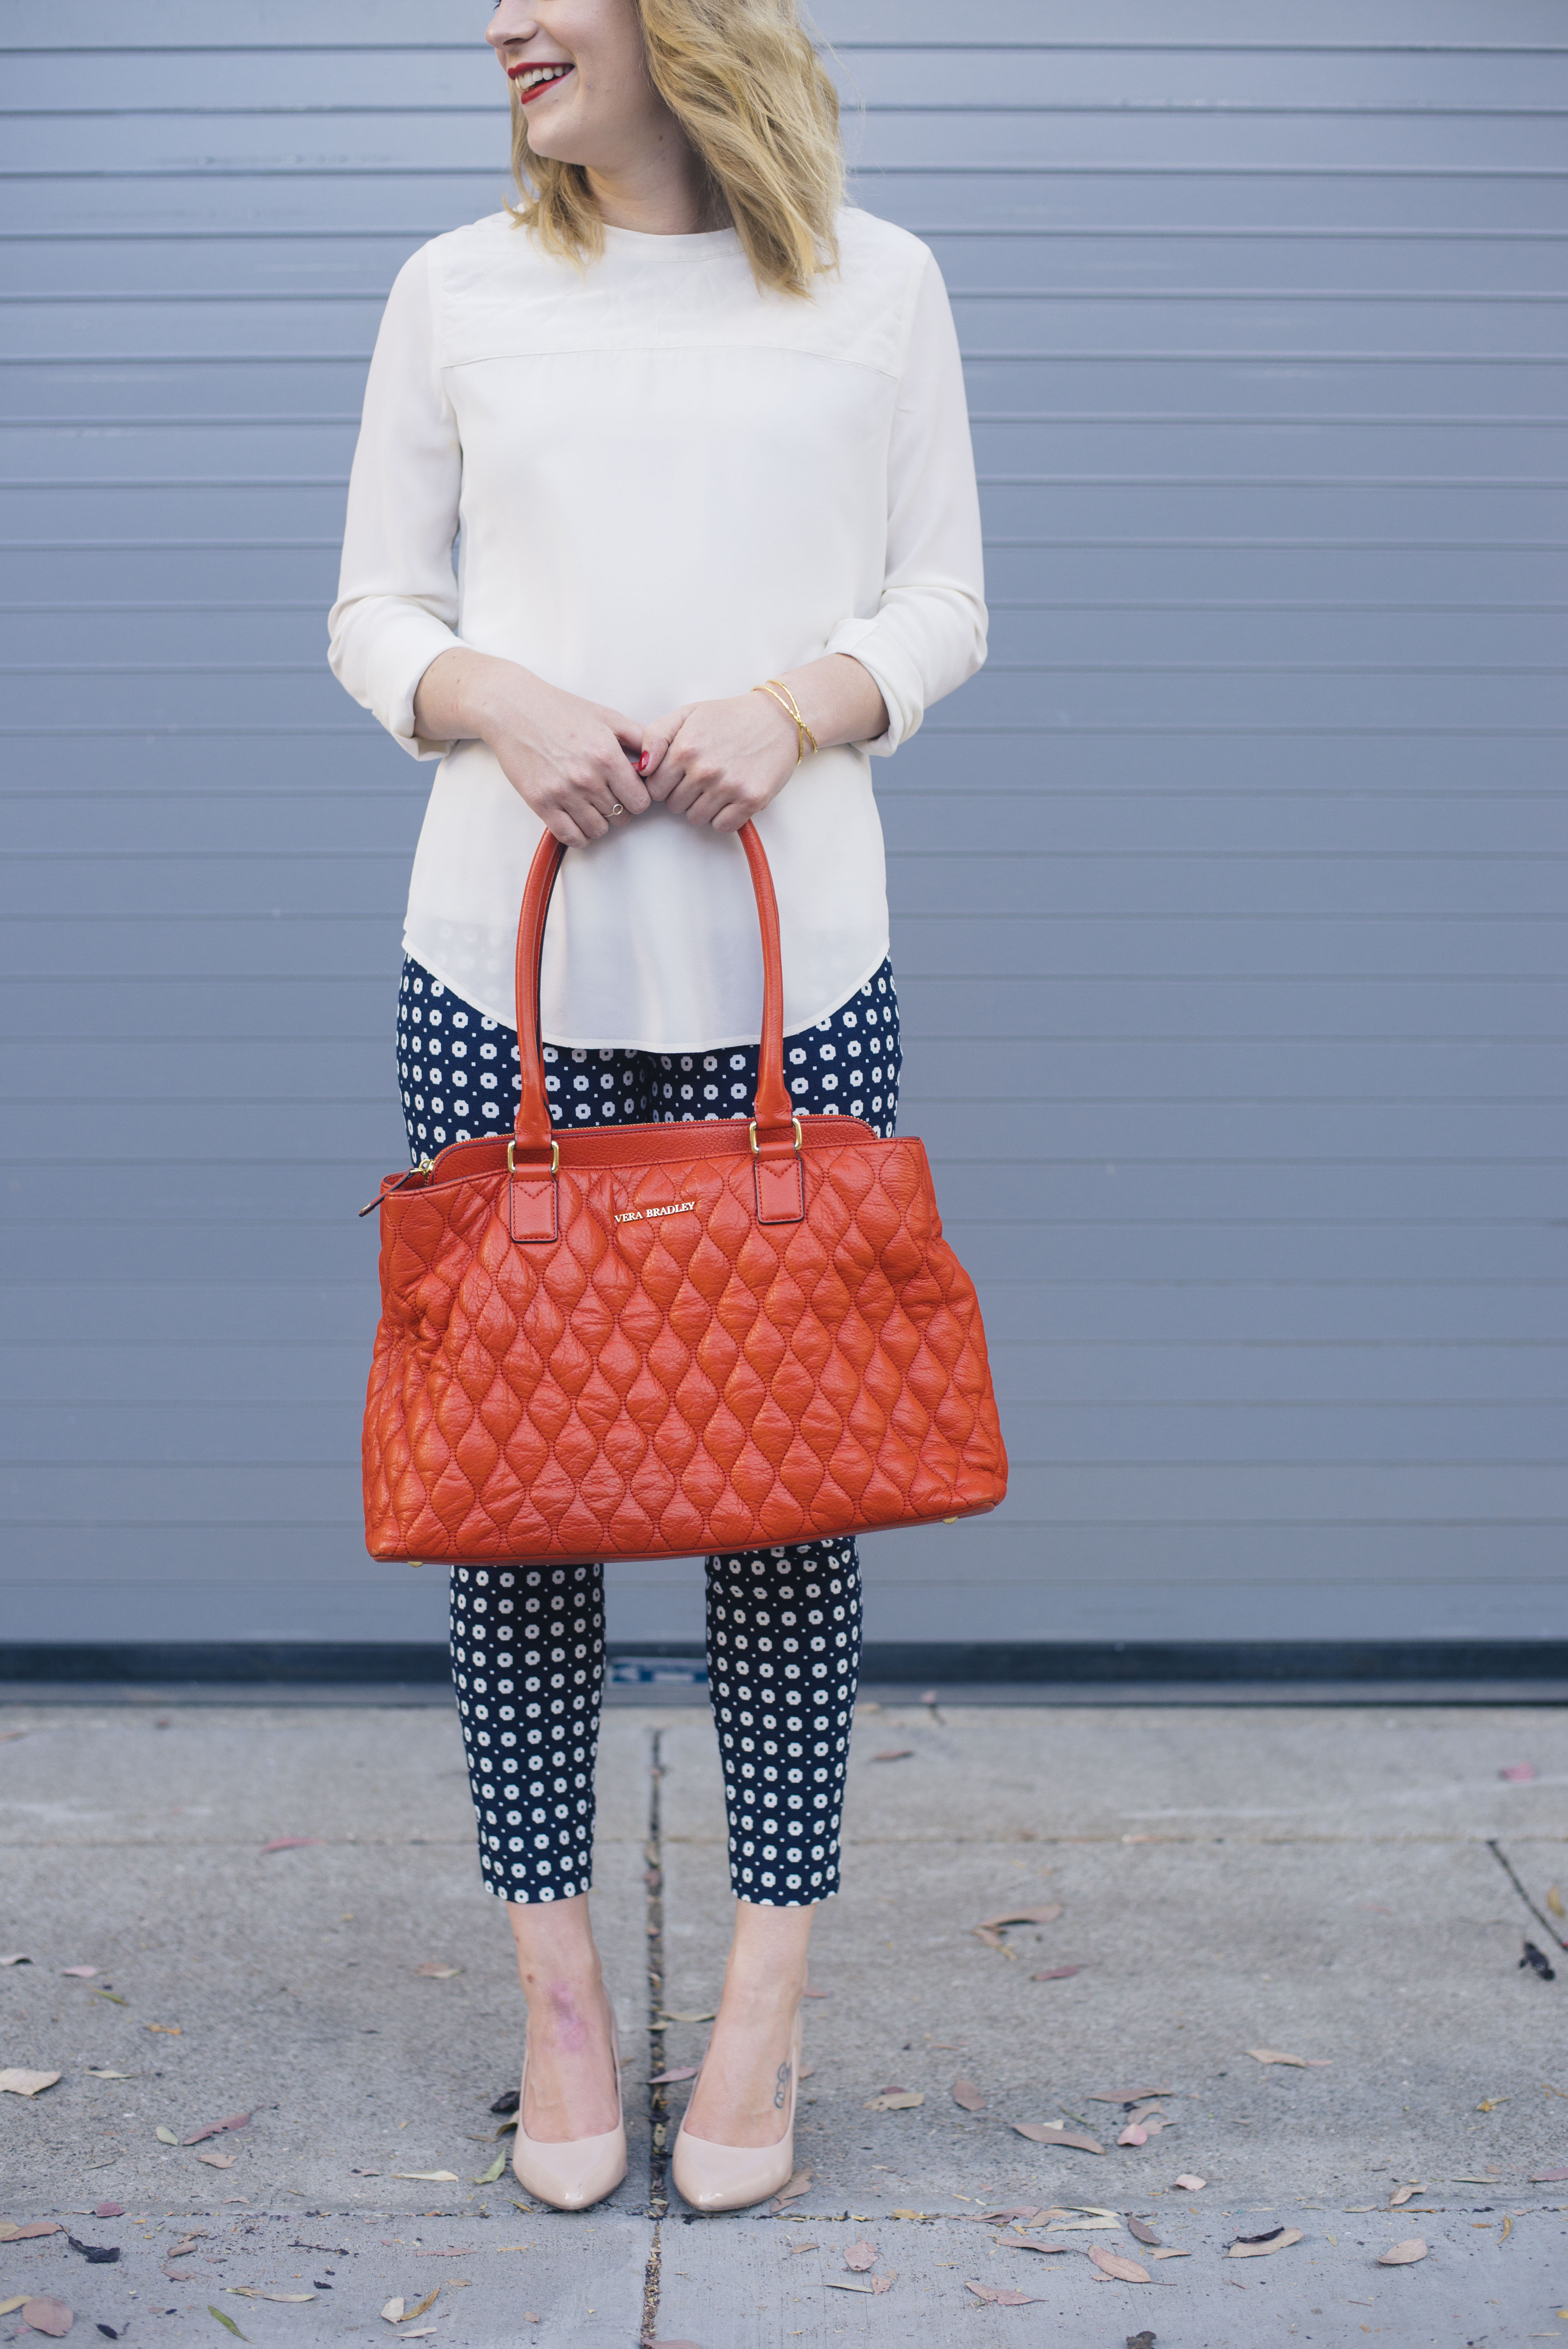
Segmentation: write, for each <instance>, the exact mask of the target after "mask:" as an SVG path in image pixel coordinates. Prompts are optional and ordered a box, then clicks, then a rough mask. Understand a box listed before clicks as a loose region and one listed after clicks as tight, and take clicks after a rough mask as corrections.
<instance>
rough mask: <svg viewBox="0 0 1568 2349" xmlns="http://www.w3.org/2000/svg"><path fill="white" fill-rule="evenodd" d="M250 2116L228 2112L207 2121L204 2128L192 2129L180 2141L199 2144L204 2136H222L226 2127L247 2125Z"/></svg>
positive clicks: (183, 2143) (244, 2126)
mask: <svg viewBox="0 0 1568 2349" xmlns="http://www.w3.org/2000/svg"><path fill="white" fill-rule="evenodd" d="M250 2118H251V2116H250V2114H249V2113H230V2114H229V2116H228V2117H227V2118H226V2119H224V2120H221V2121H209V2122H208V2124H207V2126H206V2127H205V2128H199V2129H196V2130H193V2131H192V2133H191V2136H190V2137H181V2140H180V2142H181V2145H200V2144H201V2142H202V2140H203V2139H204V2138H206V2137H222V2135H223V2133H224V2131H225V2130H226V2129H242V2128H246V2127H249V2125H250Z"/></svg>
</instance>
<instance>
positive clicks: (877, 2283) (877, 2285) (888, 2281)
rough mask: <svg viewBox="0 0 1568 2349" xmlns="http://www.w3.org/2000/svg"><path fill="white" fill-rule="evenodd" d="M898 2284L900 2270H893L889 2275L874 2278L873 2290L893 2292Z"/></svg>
mask: <svg viewBox="0 0 1568 2349" xmlns="http://www.w3.org/2000/svg"><path fill="white" fill-rule="evenodd" d="M896 2282H898V2270H897V2269H896V2268H893V2269H892V2271H890V2272H889V2273H888V2274H887V2275H884V2276H872V2291H873V2292H891V2291H892V2288H893V2286H894V2284H895V2283H896Z"/></svg>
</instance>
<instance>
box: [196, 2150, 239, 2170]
mask: <svg viewBox="0 0 1568 2349" xmlns="http://www.w3.org/2000/svg"><path fill="white" fill-rule="evenodd" d="M196 2158H197V2160H198V2161H204V2162H205V2163H206V2164H207V2167H208V2168H209V2169H232V2168H233V2167H234V2156H233V2155H232V2153H199V2154H198V2155H197V2157H196Z"/></svg>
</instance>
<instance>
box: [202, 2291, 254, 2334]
mask: <svg viewBox="0 0 1568 2349" xmlns="http://www.w3.org/2000/svg"><path fill="white" fill-rule="evenodd" d="M207 2313H208V2315H209V2316H215V2317H216V2318H217V2320H218V2322H219V2323H220V2324H221V2325H222V2328H223V2330H224V2332H225V2333H232V2334H233V2336H234V2338H235V2340H236V2341H249V2339H250V2337H251V2336H250V2334H249V2333H242V2332H241V2330H240V2328H239V2326H238V2325H237V2324H236V2323H235V2322H234V2320H233V2318H232V2316H225V2315H224V2313H223V2312H222V2309H221V2308H214V2307H213V2305H212V2303H211V2301H209V2302H208V2303H207Z"/></svg>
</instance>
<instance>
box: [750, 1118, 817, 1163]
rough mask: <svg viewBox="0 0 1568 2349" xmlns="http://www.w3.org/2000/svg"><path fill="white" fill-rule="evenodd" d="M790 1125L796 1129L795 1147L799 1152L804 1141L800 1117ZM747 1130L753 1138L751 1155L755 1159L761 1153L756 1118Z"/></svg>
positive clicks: (791, 1121)
mask: <svg viewBox="0 0 1568 2349" xmlns="http://www.w3.org/2000/svg"><path fill="white" fill-rule="evenodd" d="M789 1123H790V1124H791V1125H792V1126H793V1127H794V1129H795V1147H796V1149H797V1150H799V1147H800V1144H801V1141H802V1139H803V1136H802V1135H801V1132H800V1121H799V1118H798V1117H792V1118H791V1119H790V1121H789ZM746 1130H747V1132H748V1133H749V1134H750V1136H751V1155H752V1156H753V1158H756V1157H757V1156H758V1155H759V1153H758V1147H757V1120H756V1119H755V1118H753V1119H752V1120H751V1122H750V1123H749V1124H748V1127H747V1129H746Z"/></svg>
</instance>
